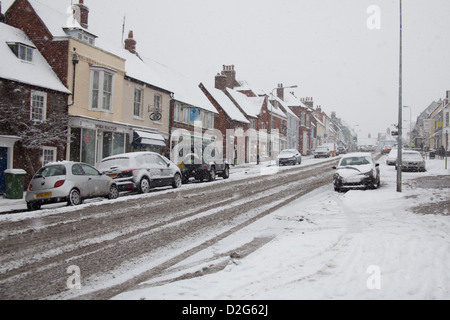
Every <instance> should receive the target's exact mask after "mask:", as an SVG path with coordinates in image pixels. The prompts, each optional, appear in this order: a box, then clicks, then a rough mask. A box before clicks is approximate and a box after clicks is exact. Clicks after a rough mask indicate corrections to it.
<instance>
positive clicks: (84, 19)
mask: <svg viewBox="0 0 450 320" xmlns="http://www.w3.org/2000/svg"><path fill="white" fill-rule="evenodd" d="M74 6H75V7H77V8H78V9H79V10H80V21H78V22H79V23H80V25H81V26H82V27H83V28H85V29H87V28H88V25H89V23H88V20H89V8H88V7H86V6H85V5H84V0H80V2H79V3H78V4H74Z"/></svg>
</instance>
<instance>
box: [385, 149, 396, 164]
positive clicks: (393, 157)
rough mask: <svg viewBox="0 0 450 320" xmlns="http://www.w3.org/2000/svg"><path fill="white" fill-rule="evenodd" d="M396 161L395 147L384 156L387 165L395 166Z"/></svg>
mask: <svg viewBox="0 0 450 320" xmlns="http://www.w3.org/2000/svg"><path fill="white" fill-rule="evenodd" d="M396 163H397V149H392V150H391V151H390V152H389V154H388V155H387V158H386V164H387V165H388V166H395V165H396Z"/></svg>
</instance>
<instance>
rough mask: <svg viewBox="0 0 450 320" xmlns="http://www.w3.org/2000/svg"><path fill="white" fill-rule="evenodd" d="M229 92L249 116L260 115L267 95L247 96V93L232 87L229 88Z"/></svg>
mask: <svg viewBox="0 0 450 320" xmlns="http://www.w3.org/2000/svg"><path fill="white" fill-rule="evenodd" d="M227 92H228V93H229V94H230V95H231V96H232V97H233V99H234V100H235V101H236V102H237V104H238V105H239V106H240V107H241V109H242V110H243V111H244V112H245V113H246V114H247V115H248V116H251V117H255V118H257V117H258V115H259V113H260V112H261V108H262V106H263V103H264V100H265V97H247V96H246V95H245V94H243V93H240V92H239V91H236V90H233V89H230V88H227Z"/></svg>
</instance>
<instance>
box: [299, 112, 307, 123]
mask: <svg viewBox="0 0 450 320" xmlns="http://www.w3.org/2000/svg"><path fill="white" fill-rule="evenodd" d="M305 117H306V113H305V111H302V113H301V117H300V125H301V126H303V127H304V126H305Z"/></svg>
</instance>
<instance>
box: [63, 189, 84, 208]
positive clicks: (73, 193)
mask: <svg viewBox="0 0 450 320" xmlns="http://www.w3.org/2000/svg"><path fill="white" fill-rule="evenodd" d="M82 202H83V200H82V199H81V195H80V191H78V190H77V189H72V190H70V193H69V199H68V200H67V204H68V205H69V206H78V205H79V204H81V203H82Z"/></svg>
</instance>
